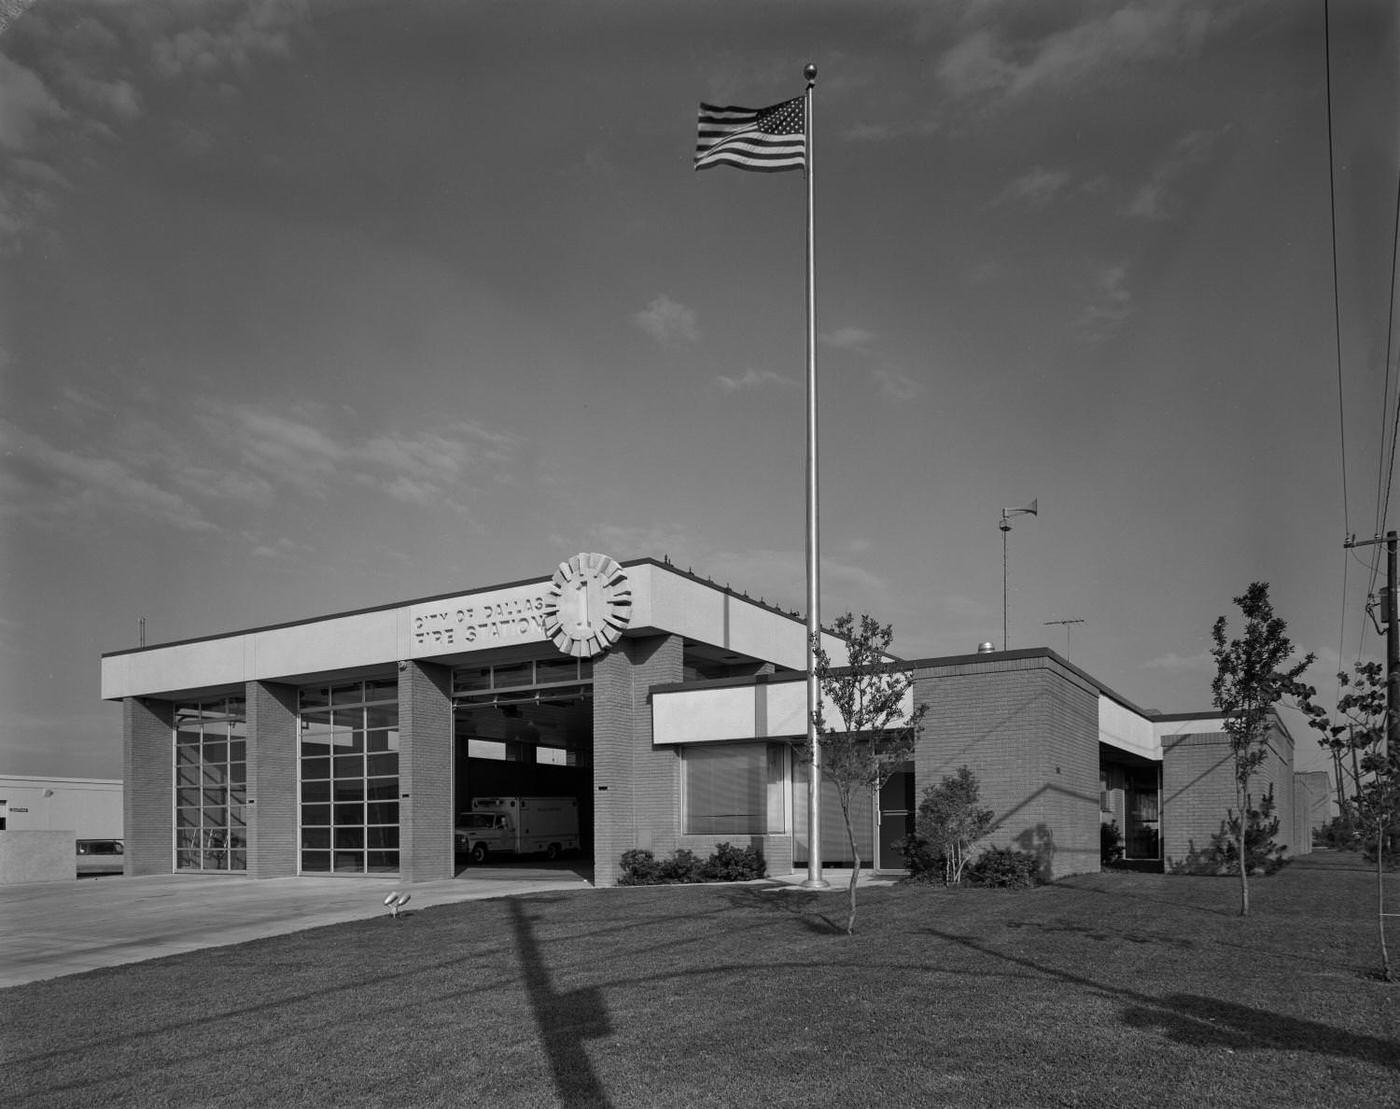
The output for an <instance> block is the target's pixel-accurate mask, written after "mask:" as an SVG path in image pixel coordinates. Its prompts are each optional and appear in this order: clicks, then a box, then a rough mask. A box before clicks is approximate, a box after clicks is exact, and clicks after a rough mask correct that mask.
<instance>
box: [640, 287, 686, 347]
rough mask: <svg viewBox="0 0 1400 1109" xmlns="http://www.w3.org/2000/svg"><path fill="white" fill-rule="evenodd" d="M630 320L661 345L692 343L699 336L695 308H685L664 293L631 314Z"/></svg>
mask: <svg viewBox="0 0 1400 1109" xmlns="http://www.w3.org/2000/svg"><path fill="white" fill-rule="evenodd" d="M632 322H633V323H635V324H636V325H637V326H638V327H640V328H641V329H642V330H643V331H645V332H646V333H647V334H648V335H650V336H651V337H652V338H653V339H655V340H656V341H657V342H658V343H660V344H662V345H663V346H674V345H676V344H677V343H681V342H686V343H694V342H696V341H697V340H698V339H699V338H700V327H699V324H698V322H697V319H696V315H695V309H694V308H687V307H686V306H685V305H684V304H681V303H679V302H677V301H674V300H672V299H671V298H670V297H668V296H667V295H666V294H665V293H662V294H661V295H659V296H658V297H656V298H655V299H654V300H653V301H652V302H651V303H650V304H648V305H647V306H646V308H645V309H643V310H642V311H640V312H638V313H636V314H635V315H633V317H632Z"/></svg>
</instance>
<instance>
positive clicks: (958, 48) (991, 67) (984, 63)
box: [934, 29, 1016, 97]
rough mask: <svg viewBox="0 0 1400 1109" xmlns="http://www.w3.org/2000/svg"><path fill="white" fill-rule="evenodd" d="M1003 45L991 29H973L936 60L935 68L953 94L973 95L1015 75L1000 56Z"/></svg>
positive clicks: (1006, 82)
mask: <svg viewBox="0 0 1400 1109" xmlns="http://www.w3.org/2000/svg"><path fill="white" fill-rule="evenodd" d="M1001 50H1002V47H1001V44H1000V43H999V42H998V41H997V39H996V36H995V35H994V34H992V32H990V31H988V30H985V29H982V30H977V31H974V32H973V33H972V34H971V35H969V36H968V37H967V38H965V39H964V40H963V41H962V42H960V43H958V44H957V45H955V46H953V47H952V48H951V49H949V50H948V51H947V53H945V54H944V55H943V57H942V58H940V59H939V60H938V63H937V64H936V65H935V67H934V72H935V73H936V74H937V76H938V79H939V80H940V81H942V82H943V84H944V85H945V86H946V87H947V89H948V91H949V92H951V93H952V94H953V95H954V96H959V97H962V96H975V95H977V94H979V93H986V92H994V91H998V90H1001V89H1004V88H1006V87H1007V86H1008V85H1009V84H1011V82H1012V81H1013V80H1014V78H1015V73H1016V70H1015V67H1014V66H1013V65H1011V63H1009V62H1007V61H1005V60H1004V59H1003V58H1002V57H1001V56H1000V53H1001Z"/></svg>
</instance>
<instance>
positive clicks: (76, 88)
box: [57, 58, 141, 123]
mask: <svg viewBox="0 0 1400 1109" xmlns="http://www.w3.org/2000/svg"><path fill="white" fill-rule="evenodd" d="M57 80H58V82H59V83H60V84H61V85H63V87H64V88H66V89H68V90H69V91H70V92H72V93H73V95H74V96H76V97H77V98H78V99H80V100H82V101H83V102H84V104H85V105H86V106H87V107H88V108H90V109H91V110H93V111H97V112H100V113H102V114H103V115H106V116H109V117H113V118H115V119H116V120H117V121H118V122H121V123H130V122H131V121H132V120H134V119H136V117H137V116H139V115H140V114H141V99H140V97H139V96H138V95H137V93H136V90H135V88H133V87H132V85H131V82H130V81H126V80H122V79H117V80H110V81H109V80H103V79H101V78H99V77H94V76H92V75H91V74H89V73H87V72H85V70H84V69H83V67H82V65H80V64H79V63H78V62H76V61H74V60H73V59H71V58H64V59H62V60H61V61H60V62H59V63H58V67H57Z"/></svg>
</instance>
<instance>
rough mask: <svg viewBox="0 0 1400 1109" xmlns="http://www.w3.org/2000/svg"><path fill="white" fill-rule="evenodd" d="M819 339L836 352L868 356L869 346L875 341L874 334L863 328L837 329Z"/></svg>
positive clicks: (824, 333) (823, 334)
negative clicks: (846, 351) (849, 352)
mask: <svg viewBox="0 0 1400 1109" xmlns="http://www.w3.org/2000/svg"><path fill="white" fill-rule="evenodd" d="M820 338H821V341H822V342H823V343H825V344H826V345H827V346H829V347H835V348H836V349H837V350H849V351H854V352H855V353H857V354H868V353H869V351H870V346H871V344H872V343H874V341H875V333H874V332H873V331H867V330H865V328H863V327H838V328H837V329H836V330H835V331H826V332H823V333H822V334H821V336H820Z"/></svg>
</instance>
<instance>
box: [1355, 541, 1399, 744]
mask: <svg viewBox="0 0 1400 1109" xmlns="http://www.w3.org/2000/svg"><path fill="white" fill-rule="evenodd" d="M1397 540H1400V536H1397V535H1396V533H1395V532H1394V530H1391V531H1388V532H1386V533H1385V538H1384V539H1382V538H1381V537H1380V536H1379V535H1378V536H1376V537H1375V538H1374V539H1357V538H1356V536H1354V535H1353V536H1352V537H1351V538H1350V539H1348V540H1347V541H1346V542H1345V543H1343V544H1342V546H1343V547H1345V548H1348V549H1350V548H1352V547H1376V546H1379V545H1380V544H1382V543H1384V544H1385V588H1384V589H1383V590H1381V619H1382V620H1384V621H1385V739H1386V745H1387V749H1389V745H1390V744H1391V743H1395V742H1400V620H1397V619H1396V594H1395V577H1396V547H1397Z"/></svg>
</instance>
